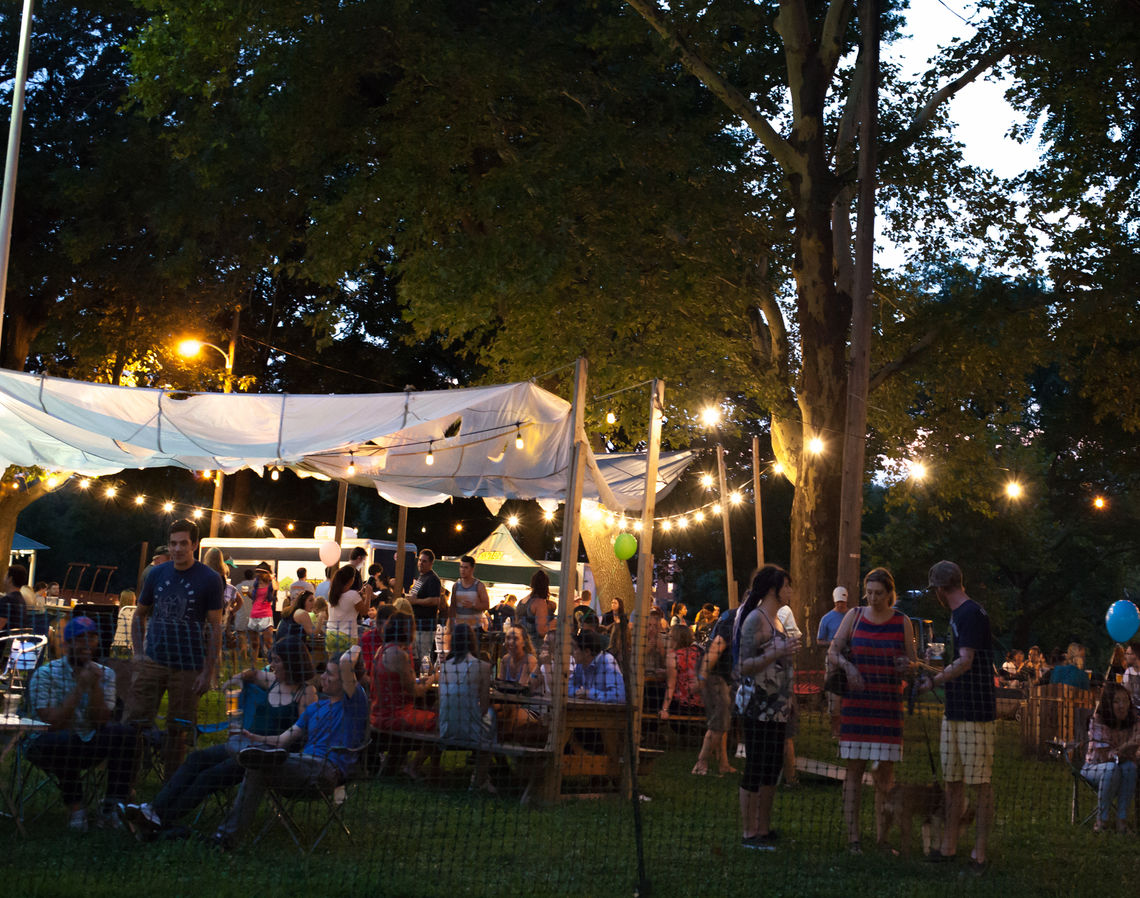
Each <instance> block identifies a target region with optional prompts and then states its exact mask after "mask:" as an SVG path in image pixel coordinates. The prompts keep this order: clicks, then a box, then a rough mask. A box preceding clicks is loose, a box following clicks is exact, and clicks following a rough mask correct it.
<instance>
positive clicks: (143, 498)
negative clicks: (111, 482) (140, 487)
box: [135, 496, 146, 505]
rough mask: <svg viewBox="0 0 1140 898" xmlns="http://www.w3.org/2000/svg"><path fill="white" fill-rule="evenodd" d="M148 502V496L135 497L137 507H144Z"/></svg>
mask: <svg viewBox="0 0 1140 898" xmlns="http://www.w3.org/2000/svg"><path fill="white" fill-rule="evenodd" d="M144 502H146V496H135V505H142V504H143V503H144Z"/></svg>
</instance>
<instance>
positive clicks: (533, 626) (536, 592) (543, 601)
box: [515, 568, 550, 642]
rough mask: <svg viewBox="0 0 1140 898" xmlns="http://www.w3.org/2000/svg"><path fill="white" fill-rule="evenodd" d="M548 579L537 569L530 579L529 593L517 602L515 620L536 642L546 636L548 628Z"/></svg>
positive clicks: (544, 573) (542, 571) (544, 572)
mask: <svg viewBox="0 0 1140 898" xmlns="http://www.w3.org/2000/svg"><path fill="white" fill-rule="evenodd" d="M549 599H550V577H549V576H548V575H547V573H546V571H544V570H542V569H541V568H539V569H538V570H537V571H535V572H534V576H532V577H531V578H530V592H529V593H527V597H526V598H525V599H523V600H522V601H521V602H519V607H518V611H516V612H515V615H516V620H517V621H518V623H519V624H520V625H521V626H522V627H523V628H524V629H525V630H526V631H527V633H528V634H529V635H530V638H531V639H532V640H533V641H535V642H538V641H540V640H542V639H543V638H544V637H545V636H546V631H547V630H548V629H549V628H550V608H549V606H548V605H547V601H548V600H549Z"/></svg>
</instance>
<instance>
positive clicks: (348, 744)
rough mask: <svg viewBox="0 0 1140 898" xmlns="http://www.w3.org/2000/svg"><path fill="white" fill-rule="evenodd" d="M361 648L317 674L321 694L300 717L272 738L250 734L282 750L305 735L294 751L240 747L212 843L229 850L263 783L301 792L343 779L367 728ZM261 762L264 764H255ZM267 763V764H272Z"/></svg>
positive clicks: (250, 814)
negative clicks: (233, 790)
mask: <svg viewBox="0 0 1140 898" xmlns="http://www.w3.org/2000/svg"><path fill="white" fill-rule="evenodd" d="M359 658H360V646H356V645H354V646H352V647H351V648H350V649H348V650H347V651H346V652H344V653H343V654H342V655H340V657H339V658H338V659H337V660H335V661H329V663H328V664H327V665H326V666H325V670H324V671H323V672H322V673H321V678H320V679H321V682H320V692H321V693H322V694H324V696H325V697H324V698H322V699H320V700H319V701H316V702H314V703H313V704H311V705H309V706H308V707H307V708H305V712H304V713H303V714H302V715H301V717H300V719H299V720H298V721H297V722H296V723H295V724H293V726H291V727H289V729H287V730H286V731H285V732H283V733H281V734H280V735H277V736H254V735H253V734H252V733H247V734H246V735H248V736H250V737H251V738H254V739H256V740H258V741H260V742H262V743H264V744H266V745H268V746H271V747H278V748H284V747H285V746H287V745H289V744H290V743H293V742H296V741H297V740H298V738H299V737H301V736H304V741H303V743H302V744H301V747H300V749H299V751H298V753H296V754H289V755H288V756H287V757H285V758H284V759H281V760H280V763H277V759H271V758H268V757H265V756H266V755H267V754H268V753H267V752H264V751H263V750H261V749H258V748H250V749H246V750H245V751H243V752H242V753H241V754H240V755H239V756H238V760H239V761H241V762H242V766H244V767H246V773H245V777H244V779H242V783H241V788H240V789H239V790H238V794H237V799H236V800H235V801H234V806H233V807H232V808H231V809H230V813H229V815H228V816H227V817H226V819H225V820H224V821H223V822H222V825H221V826H219V827H218V831H217V833H216V834H215V835H214V842H215V844H217V845H218V846H219V847H221V848H223V849H229V848H232V847H233V846H234V845H235V844H236V843H237V841H238V839H239V837H240V834H242V833H244V832H245V831H246V830H248V829H249V825H250V824H251V823H252V822H253V818H254V816H255V815H256V814H257V809H258V806H260V804H261V799H262V797H263V796H264V794H265V789H266V787H267V786H274V787H276V788H278V789H282V790H283V791H295V792H305V791H308V790H311V789H313V788H314V787H317V788H324V789H333V788H335V787H336V786H337V785H339V784H340V783H341V782H343V781H344V778H345V776H346V775H347V774H348V773H349V771H350V770H351V768H352V765H353V764H354V763H355V762H356V755H355V754H354V753H353V752H352V751H351V750H350V749H352V748H355V747H357V746H359V745H361V744H362V743H363V742H364V734H365V732H366V730H367V728H368V696H367V694H366V693H365V691H364V689H363V687H361V686H360V684H359V683H358V681H357V679H356V662H357V660H358V659H359ZM259 760H263V761H264V763H265V766H261V764H259V763H258V761H259ZM271 762H272V763H271Z"/></svg>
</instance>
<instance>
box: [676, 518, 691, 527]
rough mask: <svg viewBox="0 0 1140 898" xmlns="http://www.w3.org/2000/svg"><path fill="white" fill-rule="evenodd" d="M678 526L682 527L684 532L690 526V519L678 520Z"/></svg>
mask: <svg viewBox="0 0 1140 898" xmlns="http://www.w3.org/2000/svg"><path fill="white" fill-rule="evenodd" d="M677 526H678V527H680V528H681V529H682V530H684V529H685V528H686V527H688V526H689V519H688V518H677Z"/></svg>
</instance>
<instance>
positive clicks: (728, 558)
mask: <svg viewBox="0 0 1140 898" xmlns="http://www.w3.org/2000/svg"><path fill="white" fill-rule="evenodd" d="M716 469H717V476H718V477H719V478H720V525H721V529H722V530H724V576H725V580H726V581H727V585H728V607H729V608H735V607H736V606H737V604H738V603H739V601H740V596H739V595H738V594H737V592H738V591H737V589H736V577H735V575H734V574H733V572H732V530H731V529H730V528H731V524H730V521H729V514H728V512H729V508H730V506H729V501H728V482H727V479H726V478H725V474H724V446H722V445H721V444H720V443H717V444H716Z"/></svg>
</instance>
